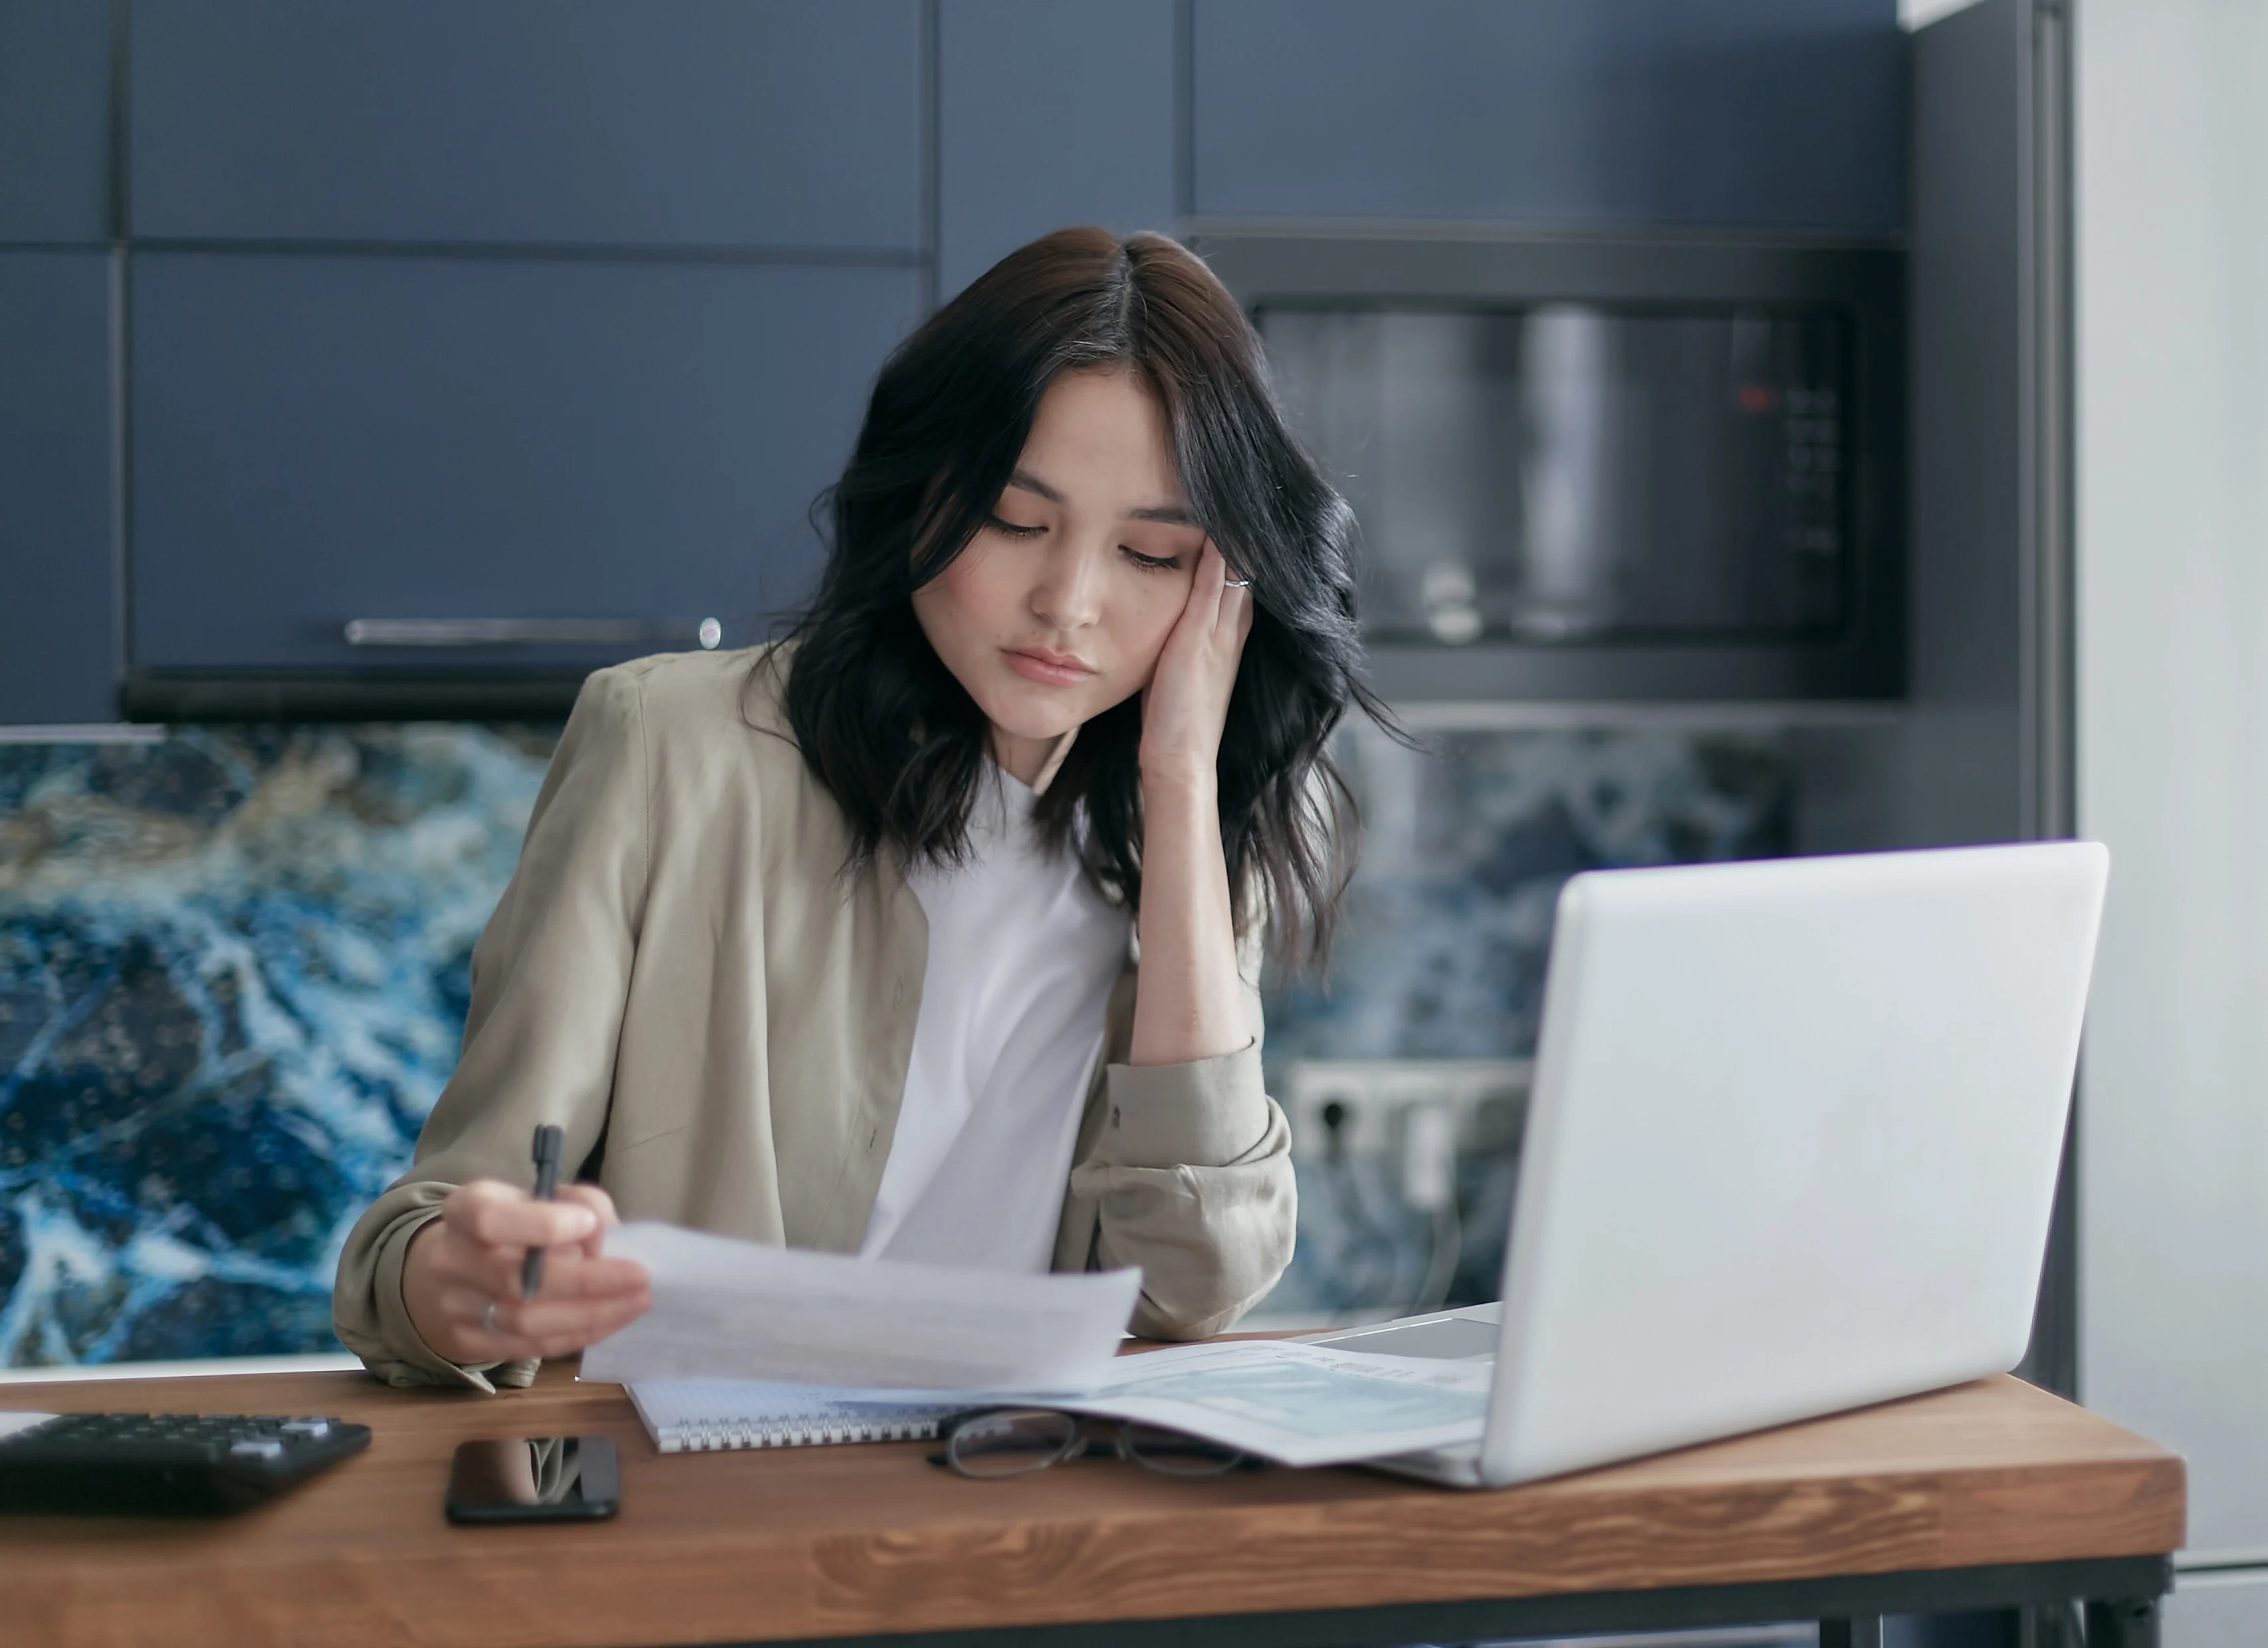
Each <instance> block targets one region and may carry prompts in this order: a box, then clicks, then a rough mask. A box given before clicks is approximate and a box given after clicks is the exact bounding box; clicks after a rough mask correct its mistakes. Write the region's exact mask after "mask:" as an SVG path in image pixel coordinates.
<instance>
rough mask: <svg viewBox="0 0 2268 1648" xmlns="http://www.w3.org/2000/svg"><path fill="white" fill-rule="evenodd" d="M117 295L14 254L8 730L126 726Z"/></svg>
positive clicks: (7, 462)
mask: <svg viewBox="0 0 2268 1648" xmlns="http://www.w3.org/2000/svg"><path fill="white" fill-rule="evenodd" d="M110 283H111V260H110V254H108V253H107V252H9V251H0V723H11V722H12V723H17V724H21V723H24V722H27V721H29V722H46V721H107V720H110V719H111V718H112V717H113V716H114V714H115V710H114V708H113V703H114V699H113V694H114V690H115V688H116V685H117V679H118V645H117V638H116V637H117V627H118V626H117V610H116V606H115V600H116V590H115V578H114V570H113V569H114V562H115V556H114V553H113V548H112V539H113V531H112V526H111V510H110V476H111V391H110V385H111V343H110V334H111V327H110Z"/></svg>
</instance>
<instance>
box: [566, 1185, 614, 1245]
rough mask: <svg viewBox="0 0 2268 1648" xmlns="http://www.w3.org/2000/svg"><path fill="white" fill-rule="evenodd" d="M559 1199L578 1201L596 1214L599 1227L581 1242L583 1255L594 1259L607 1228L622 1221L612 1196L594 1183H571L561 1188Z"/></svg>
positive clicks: (603, 1240) (604, 1238) (602, 1243)
mask: <svg viewBox="0 0 2268 1648" xmlns="http://www.w3.org/2000/svg"><path fill="white" fill-rule="evenodd" d="M559 1199H560V1200H561V1201H562V1202H579V1203H582V1204H583V1205H584V1206H585V1207H586V1208H588V1209H590V1210H591V1211H592V1212H593V1213H595V1214H597V1215H598V1218H599V1228H598V1229H596V1230H594V1231H593V1232H591V1233H590V1234H589V1235H588V1236H586V1237H585V1238H584V1239H583V1240H582V1243H581V1248H582V1252H583V1254H584V1256H585V1257H586V1258H591V1259H596V1258H597V1257H598V1256H599V1255H600V1253H601V1252H603V1251H604V1244H605V1241H606V1233H607V1230H608V1227H609V1226H611V1225H619V1224H621V1223H622V1215H621V1214H619V1213H617V1212H615V1199H614V1197H612V1196H608V1194H607V1193H606V1192H605V1191H603V1190H601V1189H600V1188H599V1187H598V1186H596V1185H594V1184H571V1185H568V1186H566V1187H564V1188H562V1189H561V1191H560V1192H559Z"/></svg>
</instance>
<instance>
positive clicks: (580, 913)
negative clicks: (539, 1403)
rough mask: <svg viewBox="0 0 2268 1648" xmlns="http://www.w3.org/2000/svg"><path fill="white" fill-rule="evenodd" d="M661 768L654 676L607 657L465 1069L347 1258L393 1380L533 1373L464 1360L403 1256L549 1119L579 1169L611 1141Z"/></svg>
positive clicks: (478, 962)
mask: <svg viewBox="0 0 2268 1648" xmlns="http://www.w3.org/2000/svg"><path fill="white" fill-rule="evenodd" d="M645 768H646V747H645V735H644V703H643V696H642V693H641V689H640V684H639V681H638V680H637V677H636V676H635V675H633V674H631V673H629V672H626V671H619V670H602V671H600V672H599V673H597V674H594V675H593V676H592V677H591V679H590V680H589V681H587V682H586V683H585V686H584V688H583V691H582V693H581V695H579V696H578V698H577V700H576V703H575V709H574V713H573V714H572V715H571V717H570V718H569V720H568V723H567V728H566V731H565V732H564V733H563V735H562V737H561V739H560V742H559V747H558V749H557V751H556V753H555V754H554V755H553V757H552V761H551V766H550V769H549V772H548V773H547V774H546V775H545V777H544V781H543V786H542V789H541V792H540V793H539V794H538V796H537V798H536V801H535V807H534V813H533V814H532V815H531V817H530V818H529V820H528V826H527V839H526V840H525V842H523V843H522V845H521V848H520V856H519V868H518V869H517V870H516V871H515V872H513V875H512V882H511V884H510V886H509V887H506V889H505V891H504V897H503V899H502V901H500V902H499V903H498V904H497V909H496V914H495V915H494V916H491V917H490V920H489V923H488V926H487V927H486V929H485V930H483V931H482V934H481V938H480V942H479V943H478V944H477V945H475V946H474V950H473V962H472V974H473V976H472V1001H471V1006H470V1011H469V1012H468V1015H467V1018H466V1022H465V1039H464V1048H463V1052H462V1054H461V1056H460V1059H459V1062H458V1065H457V1070H456V1073H455V1074H454V1075H453V1076H452V1077H451V1078H450V1079H449V1084H448V1085H447V1086H446V1088H444V1089H443V1090H442V1093H441V1096H440V1099H439V1100H438V1101H437V1102H436V1103H435V1105H434V1107H433V1112H432V1114H431V1116H429V1117H428V1118H427V1120H426V1122H425V1127H424V1130H423V1133H421V1134H420V1135H419V1137H418V1141H417V1152H416V1159H415V1161H414V1163H413V1164H412V1166H411V1167H410V1169H409V1172H408V1173H405V1174H403V1175H402V1177H401V1178H400V1179H398V1180H396V1181H394V1184H393V1185H392V1186H390V1187H389V1188H387V1190H386V1191H385V1192H384V1193H383V1194H382V1195H381V1196H379V1198H378V1199H377V1200H376V1201H375V1202H373V1203H372V1204H371V1206H370V1208H369V1209H368V1210H366V1211H365V1213H364V1214H363V1216H362V1218H361V1219H360V1220H359V1221H358V1222H357V1224H356V1225H355V1226H354V1229H353V1230H352V1231H351V1232H350V1233H349V1235H348V1237H347V1240H346V1244H345V1247H344V1248H343V1250H342V1253H341V1254H340V1257H339V1270H338V1280H337V1284H336V1286H335V1290H334V1292H333V1295H332V1315H333V1320H334V1322H335V1326H336V1328H337V1330H338V1335H339V1338H340V1340H341V1341H342V1343H344V1344H345V1345H346V1347H347V1349H348V1350H351V1351H353V1352H354V1353H355V1354H356V1355H357V1356H358V1357H361V1358H362V1359H363V1361H364V1363H365V1365H367V1366H368V1367H369V1368H370V1370H371V1371H372V1372H374V1373H376V1374H378V1375H379V1377H380V1378H382V1379H387V1380H388V1381H389V1382H391V1383H393V1384H396V1385H421V1384H443V1385H463V1386H470V1387H475V1388H478V1389H482V1390H488V1389H490V1388H492V1387H493V1386H494V1385H496V1384H505V1385H524V1384H526V1383H527V1381H528V1380H529V1379H532V1378H533V1377H534V1371H535V1365H534V1363H532V1362H507V1363H503V1364H479V1365H471V1366H460V1365H457V1364H455V1363H453V1362H450V1361H448V1360H447V1359H446V1358H445V1357H442V1356H440V1355H439V1354H438V1353H437V1352H436V1351H434V1350H432V1349H431V1347H430V1346H428V1345H427V1344H426V1343H425V1342H424V1341H423V1339H422V1338H421V1337H420V1336H419V1335H418V1333H417V1330H416V1328H415V1327H414V1326H412V1324H411V1322H410V1321H409V1312H408V1311H407V1309H406V1308H405V1307H404V1306H403V1304H402V1299H401V1266H402V1260H403V1257H404V1255H405V1254H407V1253H408V1251H409V1242H410V1239H411V1238H412V1237H414V1236H415V1235H416V1233H417V1232H418V1231H419V1230H420V1229H422V1228H423V1226H424V1225H425V1224H426V1223H427V1222H428V1221H429V1220H431V1219H432V1218H435V1217H436V1216H437V1215H438V1213H439V1211H440V1205H441V1202H442V1199H443V1198H444V1197H446V1196H447V1195H448V1194H449V1192H450V1191H451V1190H452V1189H453V1188H455V1187H456V1186H458V1185H460V1184H463V1183H465V1182H467V1181H469V1180H472V1179H476V1178H491V1179H502V1180H504V1181H507V1182H517V1181H520V1180H523V1179H525V1178H526V1177H527V1175H528V1173H529V1171H530V1169H529V1166H528V1145H529V1141H530V1139H531V1138H532V1137H533V1135H534V1129H535V1128H536V1127H537V1126H538V1125H539V1124H541V1123H543V1122H554V1123H556V1124H557V1125H558V1126H560V1127H561V1128H563V1129H565V1133H566V1140H565V1149H564V1151H563V1161H564V1163H565V1164H566V1166H567V1167H568V1168H569V1170H570V1171H572V1170H573V1169H574V1167H575V1165H576V1164H578V1163H580V1162H583V1161H585V1159H588V1158H589V1156H590V1155H591V1153H592V1152H593V1150H594V1149H595V1148H596V1147H597V1145H598V1144H599V1141H600V1137H601V1134H602V1132H603V1129H604V1128H605V1126H606V1121H607V1113H608V1100H609V1097H610V1094H611V1092H612V1088H613V1078H614V1069H615V1049H616V1044H617V1041H618V1039H619V1037H620V1035H621V1031H622V1002H623V1000H624V998H625V996H626V994H627V992H628V990H629V986H630V967H631V961H632V958H633V955H634V953H635V951H636V947H637V931H638V925H639V921H640V917H641V911H642V905H643V901H644V889H645V887H646V883H647V868H648V867H647V863H646V857H647V853H648V846H647V840H648V832H647V806H648V784H647V777H646V771H645ZM608 1004H611V1009H612V1010H611V1011H608Z"/></svg>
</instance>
